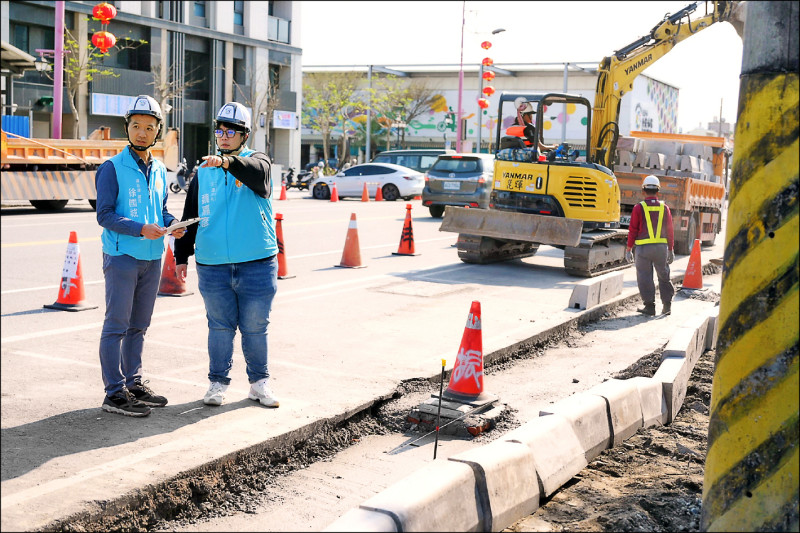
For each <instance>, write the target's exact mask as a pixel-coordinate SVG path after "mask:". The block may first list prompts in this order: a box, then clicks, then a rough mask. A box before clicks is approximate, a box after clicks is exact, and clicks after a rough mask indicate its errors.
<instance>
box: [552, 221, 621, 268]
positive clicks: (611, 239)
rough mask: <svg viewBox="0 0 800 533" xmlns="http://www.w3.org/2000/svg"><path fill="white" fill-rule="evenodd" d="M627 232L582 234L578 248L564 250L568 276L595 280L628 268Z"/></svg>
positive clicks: (571, 247)
mask: <svg viewBox="0 0 800 533" xmlns="http://www.w3.org/2000/svg"><path fill="white" fill-rule="evenodd" d="M627 240H628V231H627V230H596V231H591V232H586V233H583V234H581V242H580V243H579V244H578V246H567V247H565V248H564V269H565V270H566V271H567V274H570V275H572V276H579V277H583V278H593V277H595V276H599V275H601V274H605V273H606V272H613V271H614V270H621V269H623V268H628V267H630V266H631V263H628V262H627V261H626V260H625V246H626V244H627Z"/></svg>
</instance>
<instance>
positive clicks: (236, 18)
mask: <svg viewBox="0 0 800 533" xmlns="http://www.w3.org/2000/svg"><path fill="white" fill-rule="evenodd" d="M233 23H234V24H238V25H239V26H242V25H244V1H243V0H235V1H234V2H233Z"/></svg>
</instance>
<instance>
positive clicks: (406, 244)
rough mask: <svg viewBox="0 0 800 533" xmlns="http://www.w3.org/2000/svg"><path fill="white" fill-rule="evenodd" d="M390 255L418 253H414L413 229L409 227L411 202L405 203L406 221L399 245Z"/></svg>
mask: <svg viewBox="0 0 800 533" xmlns="http://www.w3.org/2000/svg"><path fill="white" fill-rule="evenodd" d="M392 255H419V254H415V253H414V230H413V229H412V228H411V204H406V221H405V222H404V223H403V233H402V234H401V235H400V246H399V247H398V248H397V251H396V252H392Z"/></svg>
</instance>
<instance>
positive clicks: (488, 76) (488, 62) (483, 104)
mask: <svg viewBox="0 0 800 533" xmlns="http://www.w3.org/2000/svg"><path fill="white" fill-rule="evenodd" d="M491 47H492V43H490V42H489V41H483V42H482V43H481V48H483V49H484V50H488V49H489V48H491ZM481 64H482V65H483V66H484V67H491V66H492V65H494V60H492V58H491V57H484V58H483V61H481ZM483 79H484V80H486V81H492V80H493V79H494V72H492V71H491V70H486V71H484V72H483ZM483 94H485V95H486V96H492V95H493V94H494V87H492V86H491V85H487V86H486V87H484V88H483ZM478 107H480V108H481V109H487V108H488V107H489V100H487V99H486V98H483V97H482V96H481V95H480V94H479V95H478Z"/></svg>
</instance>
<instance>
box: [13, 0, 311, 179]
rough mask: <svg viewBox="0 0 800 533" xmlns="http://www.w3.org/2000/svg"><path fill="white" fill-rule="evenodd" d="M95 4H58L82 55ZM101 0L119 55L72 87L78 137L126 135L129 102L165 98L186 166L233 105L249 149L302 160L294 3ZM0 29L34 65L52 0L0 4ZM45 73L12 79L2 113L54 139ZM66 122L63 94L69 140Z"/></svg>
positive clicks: (50, 29) (48, 36) (51, 17)
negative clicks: (242, 110) (248, 120)
mask: <svg viewBox="0 0 800 533" xmlns="http://www.w3.org/2000/svg"><path fill="white" fill-rule="evenodd" d="M98 3H100V2H99V1H96V2H64V4H65V26H66V28H67V30H68V31H69V32H70V34H71V35H74V36H75V41H76V42H78V43H80V46H81V47H82V50H84V49H86V48H90V47H91V44H88V45H87V43H90V42H91V37H92V35H93V34H94V33H95V32H96V31H98V30H100V29H101V28H100V23H99V22H98V21H97V20H94V19H93V18H92V9H93V8H94V6H96V5H97V4H98ZM108 3H110V4H112V5H114V6H115V7H116V10H117V16H116V17H115V18H113V19H112V20H111V21H110V23H109V25H108V31H110V32H111V33H113V34H114V35H115V36H116V38H117V45H118V47H120V48H122V49H121V50H120V49H117V50H115V49H110V50H109V54H110V55H109V56H107V57H104V58H102V61H100V62H99V63H98V65H97V67H98V68H99V69H102V70H104V71H107V72H111V73H113V75H98V74H96V73H95V74H94V75H93V76H92V79H91V80H90V81H87V83H85V84H81V85H79V86H78V91H77V96H76V98H75V106H76V109H77V113H78V114H79V115H80V117H81V120H80V121H79V129H78V134H77V137H78V138H86V137H87V136H88V135H89V134H90V133H91V132H92V131H94V130H95V129H96V128H99V127H109V128H110V129H111V137H112V138H123V137H124V130H123V122H124V120H123V115H124V113H125V109H127V106H128V105H129V103H130V101H131V99H132V98H133V97H135V96H137V95H139V94H148V95H151V96H153V97H154V98H156V100H159V101H160V102H163V105H162V108H163V111H164V113H165V115H166V124H165V126H166V127H167V128H171V129H176V130H178V132H179V145H180V152H181V156H182V157H184V158H185V159H186V160H187V161H188V162H189V164H190V166H191V165H192V163H194V161H195V160H198V159H200V158H201V157H202V156H204V155H207V154H208V153H210V152H211V151H212V150H213V149H214V138H213V132H212V120H213V117H214V115H215V113H216V111H217V110H218V109H219V108H220V107H221V106H222V105H223V104H224V103H225V102H228V101H237V102H240V103H242V104H243V105H245V106H246V107H248V108H249V109H250V110H251V112H252V116H253V128H252V132H251V135H250V140H249V141H248V144H249V145H250V146H251V147H252V148H254V149H256V150H260V151H265V152H267V153H268V154H269V155H270V156H271V157H272V158H273V161H274V162H275V163H277V164H279V165H281V166H283V167H286V166H289V165H297V164H299V157H300V130H299V117H300V103H301V100H302V69H301V49H300V47H299V35H300V9H299V7H298V6H297V3H296V2H291V1H247V2H245V1H231V2H213V1H174V0H173V1H119V0H117V1H109V2H108ZM1 29H2V35H3V36H4V37H3V40H4V41H8V42H9V43H10V44H11V45H13V46H14V47H16V48H18V49H19V50H21V51H23V52H26V53H28V54H31V55H32V56H34V57H36V58H37V59H38V58H40V57H41V54H40V53H39V52H37V50H41V49H44V50H53V49H54V38H55V37H54V34H55V2H54V1H14V2H8V1H3V2H2V26H1ZM45 57H47V55H46V54H45ZM50 57H52V55H50ZM49 61H50V62H52V59H49ZM51 77H52V74H50V76H48V75H47V74H46V73H43V72H38V71H36V70H28V71H26V72H25V73H24V75H22V76H21V77H15V78H14V79H13V91H7V90H4V92H3V97H4V101H3V106H4V107H3V114H4V115H28V116H29V117H30V118H31V128H30V129H31V136H32V137H37V138H47V137H50V136H51V134H52V129H51V128H52V105H48V104H49V102H50V100H49V99H48V98H47V97H52V96H53V82H52V81H51V79H50V78H51ZM176 93H177V94H176ZM6 99H9V100H13V101H5V100H6ZM73 124H74V115H73V111H72V109H71V106H70V105H69V104H68V100H67V91H66V89H65V91H64V105H63V128H62V137H63V138H68V137H72V132H73Z"/></svg>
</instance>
